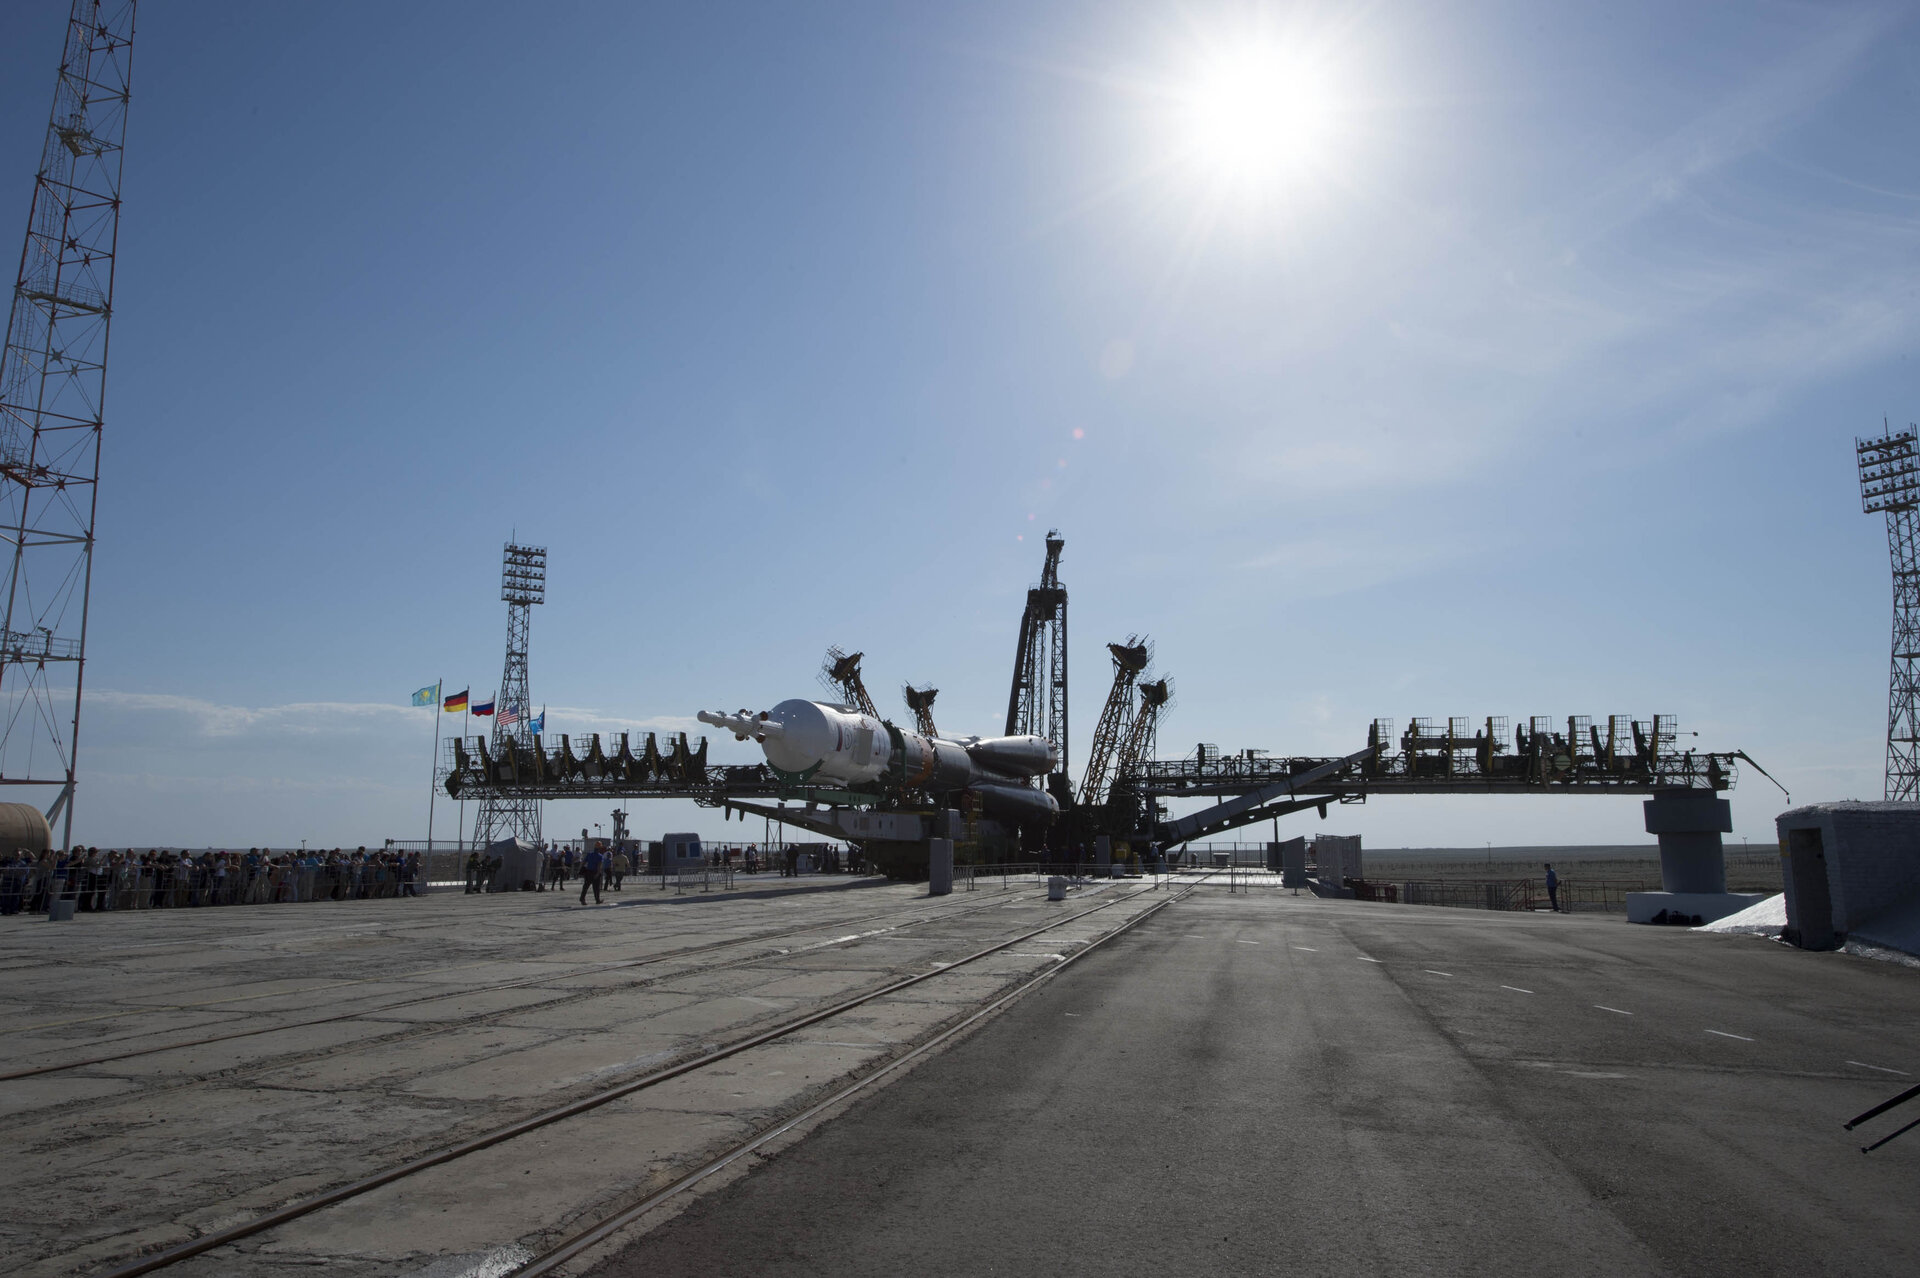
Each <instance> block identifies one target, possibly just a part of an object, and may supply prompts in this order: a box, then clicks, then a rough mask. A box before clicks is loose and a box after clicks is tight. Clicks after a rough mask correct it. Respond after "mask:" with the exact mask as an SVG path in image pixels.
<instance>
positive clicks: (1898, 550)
mask: <svg viewBox="0 0 1920 1278" xmlns="http://www.w3.org/2000/svg"><path fill="white" fill-rule="evenodd" d="M1916 441H1920V435H1916V433H1915V431H1914V428H1912V427H1908V428H1907V429H1906V430H1902V431H1895V430H1891V429H1889V430H1888V431H1887V432H1886V433H1885V434H1883V435H1881V436H1880V437H1879V438H1877V439H1856V440H1855V441H1854V451H1855V453H1856V454H1857V456H1858V458H1859V463H1860V507H1861V509H1862V510H1864V511H1865V512H1866V513H1867V514H1869V515H1874V514H1882V513H1884V514H1885V515H1886V517H1887V551H1888V554H1889V556H1890V558H1891V559H1892V561H1893V656H1892V659H1891V663H1890V667H1889V670H1888V675H1887V786H1886V797H1887V798H1889V799H1909V800H1911V799H1920V665H1916V663H1920V449H1916Z"/></svg>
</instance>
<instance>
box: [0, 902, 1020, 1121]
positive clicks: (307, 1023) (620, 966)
mask: <svg viewBox="0 0 1920 1278" xmlns="http://www.w3.org/2000/svg"><path fill="white" fill-rule="evenodd" d="M991 908H993V906H992V905H991V904H982V905H978V906H975V907H973V908H972V909H969V910H966V911H963V913H968V914H971V913H974V912H975V911H976V910H986V909H991ZM906 912H907V911H906V910H881V911H879V912H878V913H875V914H861V915H856V916H854V917H853V918H849V919H831V920H828V921H827V922H824V923H815V924H811V925H809V926H807V927H796V928H787V929H785V930H783V931H778V932H763V933H759V934H757V935H754V936H743V937H739V938H736V939H734V940H731V941H715V942H712V943H711V944H708V945H689V946H686V947H684V948H682V949H678V950H667V951H665V952H663V953H660V954H649V955H646V956H645V957H642V958H633V959H617V960H613V961H611V962H606V963H590V964H588V965H587V966H585V967H577V968H573V969H571V970H569V971H562V972H543V973H541V974H540V975H538V976H526V977H521V978H520V979H518V980H513V981H502V982H500V983H498V984H495V985H475V986H473V987H471V988H468V989H457V990H447V991H443V992H441V993H438V994H422V995H420V996H418V997H415V998H407V999H401V1000H400V1001H399V1002H397V1003H383V1004H381V1005H380V1006H379V1007H372V1008H361V1009H359V1010H358V1011H352V1012H339V1013H336V1014H334V1015H331V1016H318V1017H313V1018H311V1019H308V1020H304V1021H285V1022H282V1023H280V1024H277V1025H263V1026H256V1027H255V1028H252V1029H244V1030H235V1031H233V1032H232V1033H229V1034H213V1035H209V1036H207V1037H205V1038H193V1039H186V1040H184V1041H181V1042H177V1043H161V1044H158V1045H155V1046H152V1047H140V1048H133V1049H130V1050H128V1051H124V1052H114V1053H111V1054H109V1055H105V1056H90V1057H88V1058H86V1059H85V1060H77V1061H62V1062H58V1063H56V1064H52V1065H36V1066H33V1067H31V1068H28V1069H17V1070H12V1071H9V1072H7V1073H0V1083H5V1082H11V1081H13V1080H14V1079H20V1078H36V1077H38V1076H40V1075H43V1074H58V1073H61V1072H63V1071H65V1070H70V1069H84V1068H86V1067H87V1066H89V1065H105V1064H108V1063H110V1062H113V1061H124V1060H132V1059H134V1058H135V1057H139V1056H151V1055H154V1054H155V1053H158V1052H176V1051H181V1050H184V1049H186V1048H189V1047H207V1046H210V1045H211V1044H214V1043H227V1042H231V1041H233V1040H234V1039H240V1038H252V1037H255V1036H256V1035H260V1034H276V1033H279V1032H280V1031H282V1030H296V1029H308V1028H310V1027H312V1026H315V1025H332V1024H335V1023H337V1022H340V1021H352V1020H359V1019H361V1018H363V1017H367V1016H375V1015H378V1014H380V1013H382V1012H392V1011H397V1010H398V1009H400V1008H403V1007H416V1006H418V1005H420V1004H421V1003H433V1002H437V1001H439V1000H441V999H448V998H465V997H467V996H469V995H472V994H491V993H494V992H496V991H499V990H512V989H521V988H523V987H525V986H528V985H543V984H547V983H550V982H555V981H564V980H567V979H568V978H570V977H575V976H584V975H588V974H590V973H594V972H618V971H622V970H625V969H627V968H634V967H645V966H647V965H649V964H652V963H664V962H667V961H669V960H671V959H676V958H686V957H688V956H690V955H695V954H708V953H712V952H713V951H715V950H724V949H727V948H729V947H730V946H735V945H754V944H760V943H764V942H767V941H774V940H779V939H780V938H782V937H787V936H798V935H801V934H802V933H805V932H818V931H824V930H828V929H832V928H841V927H852V926H855V925H856V924H860V923H871V922H873V921H874V920H875V919H883V918H886V917H888V916H889V915H893V914H901V913H906ZM950 917H952V916H951V915H948V914H929V915H925V916H923V917H921V918H916V919H909V920H908V921H906V922H905V923H900V924H897V925H896V926H895V927H893V928H889V929H887V930H888V931H897V930H898V929H899V928H903V927H913V926H915V925H916V924H919V923H926V922H931V921H933V920H935V919H940V918H950ZM494 961H496V960H493V959H486V960H482V961H481V962H478V963H461V964H457V965H455V966H454V967H450V968H435V969H432V970H433V971H442V972H445V971H457V970H459V968H462V967H482V966H485V965H486V964H487V963H491V962H494ZM366 979H367V980H368V981H375V980H391V979H392V978H390V977H368V978H366ZM358 983H359V982H346V984H358ZM318 988H320V989H327V988H335V987H329V986H324V985H323V986H320V987H318ZM617 990H618V987H609V988H608V989H605V990H595V991H590V992H589V995H588V996H589V997H593V996H596V995H599V994H610V993H615V992H617ZM263 997H264V996H263ZM165 1010H171V1009H168V1008H167V1007H165V1006H164V1005H162V1006H159V1007H154V1008H142V1009H139V1010H138V1011H133V1012H129V1013H128V1014H129V1015H138V1014H139V1011H165ZM471 1019H476V1018H470V1019H469V1020H463V1021H451V1022H448V1023H447V1024H446V1025H444V1026H438V1027H435V1029H436V1030H439V1029H458V1028H459V1027H460V1026H462V1025H465V1024H470V1023H471ZM66 1023H67V1024H72V1023H73V1022H66ZM381 1041H384V1040H381Z"/></svg>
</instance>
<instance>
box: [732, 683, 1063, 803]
mask: <svg viewBox="0 0 1920 1278" xmlns="http://www.w3.org/2000/svg"><path fill="white" fill-rule="evenodd" d="M699 718H700V722H702V723H710V724H712V725H714V726H715V727H719V728H725V729H727V730H728V731H729V732H732V733H733V734H734V735H735V736H736V737H738V738H740V739H741V740H743V741H744V740H746V739H747V738H748V737H751V738H753V739H754V740H755V741H758V742H759V743H760V748H761V749H762V750H764V751H766V755H767V762H768V763H770V764H772V765H773V766H774V767H776V768H778V769H779V770H780V771H782V772H788V773H797V774H799V775H801V776H804V777H807V778H808V779H809V780H814V781H837V782H840V783H841V784H844V785H860V784H865V783H869V782H876V781H883V780H884V781H890V782H893V783H895V784H899V785H904V786H906V787H907V788H909V789H915V790H930V791H933V792H935V793H949V792H953V791H958V790H974V791H976V792H978V793H979V794H980V796H981V798H982V799H984V800H986V801H987V803H988V805H989V806H990V807H997V808H999V809H1001V810H1003V811H1007V812H1009V813H1012V814H1015V815H1018V816H1020V817H1024V818H1027V819H1033V818H1036V817H1046V816H1052V815H1053V814H1054V813H1056V812H1058V811H1059V810H1060V806H1059V804H1058V803H1056V802H1055V801H1054V799H1053V796H1052V795H1050V794H1048V793H1046V791H1044V790H1040V789H1036V788H1034V787H1033V786H1032V785H1031V784H1030V782H1031V781H1032V779H1033V778H1035V777H1038V776H1040V775H1042V774H1044V773H1046V772H1049V771H1051V770H1052V769H1053V767H1054V764H1055V762H1056V761H1057V760H1058V758H1059V752H1058V751H1057V750H1055V749H1054V746H1053V743H1052V742H1050V741H1047V740H1046V739H1044V738H1042V737H1032V736H1025V737H965V738H961V739H958V740H953V739H949V738H946V737H924V736H921V735H920V734H919V733H917V732H907V731H903V730H902V729H900V728H895V727H891V726H889V725H888V724H885V723H882V722H881V721H880V720H878V719H875V718H874V717H873V716H871V715H865V714H861V713H860V712H859V711H857V710H850V709H847V708H846V707H844V706H835V705H827V704H825V703H823V702H819V701H802V700H799V699H797V698H796V699H794V700H790V701H782V702H781V703H780V704H779V705H777V706H775V707H773V709H771V710H763V711H761V712H760V713H759V714H749V713H747V712H746V711H744V710H743V711H741V712H740V713H738V714H714V713H711V712H709V711H706V710H702V711H701V712H700V715H699Z"/></svg>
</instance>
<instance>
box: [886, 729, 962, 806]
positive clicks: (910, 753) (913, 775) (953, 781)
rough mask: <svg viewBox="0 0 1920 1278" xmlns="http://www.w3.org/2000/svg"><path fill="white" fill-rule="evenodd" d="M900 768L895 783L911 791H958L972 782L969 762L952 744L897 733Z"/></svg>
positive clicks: (960, 750) (935, 738) (955, 745)
mask: <svg viewBox="0 0 1920 1278" xmlns="http://www.w3.org/2000/svg"><path fill="white" fill-rule="evenodd" d="M899 763H900V767H899V772H898V774H897V776H896V780H898V781H899V782H900V784H902V785H904V786H906V787H907V788H909V789H912V790H933V791H935V792H939V791H945V790H960V789H964V788H966V786H967V785H968V784H969V783H970V782H971V781H972V780H973V779H974V774H975V771H976V770H975V768H974V766H973V761H972V760H971V759H969V758H968V757H967V752H966V751H965V750H963V749H961V748H960V746H958V745H957V744H955V743H954V742H952V741H942V740H940V739H938V738H937V737H923V736H921V735H920V734H919V733H917V732H902V733H900V761H899Z"/></svg>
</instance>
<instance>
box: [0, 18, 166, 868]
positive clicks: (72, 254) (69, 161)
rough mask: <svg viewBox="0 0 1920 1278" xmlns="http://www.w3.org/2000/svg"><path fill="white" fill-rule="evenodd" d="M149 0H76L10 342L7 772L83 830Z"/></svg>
mask: <svg viewBox="0 0 1920 1278" xmlns="http://www.w3.org/2000/svg"><path fill="white" fill-rule="evenodd" d="M134 8H135V0H111V2H103V0H74V4H73V11H72V14H71V15H70V17H69V18H68V21H67V37H66V45H65V48H64V50H63V51H62V53H61V56H60V75H59V79H58V81H57V82H56V84H55V87H54V92H53V112H52V115H51V117H50V118H49V120H48V122H47V137H46V142H45V143H44V145H43V146H42V148H41V151H40V169H39V172H38V173H37V174H35V177H34V187H33V205H32V209H31V211H30V212H29V213H28V215H27V237H26V243H25V245H24V246H23V247H22V249H21V252H20V274H19V276H18V277H17V278H16V280H15V283H14V286H13V301H12V305H11V309H10V310H9V311H8V314H7V336H6V346H5V348H4V351H0V511H3V512H4V513H0V527H3V528H4V535H5V538H6V540H7V542H8V543H9V544H10V546H11V551H10V553H9V555H8V561H9V562H8V566H7V582H6V602H5V614H4V620H3V621H0V784H5V785H21V786H55V787H58V791H57V793H56V794H55V796H54V799H53V802H52V803H51V805H49V807H48V808H47V819H48V821H49V822H52V821H54V820H56V819H58V818H59V817H60V816H61V813H62V811H63V810H64V812H65V817H66V819H65V823H64V825H63V826H62V828H61V833H60V844H61V846H63V847H65V846H69V845H71V843H72V834H73V787H74V779H75V774H76V771H77V767H78V756H79V748H80V692H81V687H82V679H81V675H82V673H83V671H84V669H85V664H86V649H87V601H88V592H89V590H90V588H91V586H92V583H93V529H94V516H95V513H96V511H97V510H98V506H99V503H98V500H97V492H98V481H99V477H100V436H101V429H102V426H103V424H104V421H105V412H106V381H107V330H108V327H109V324H110V322H111V320H112V318H113V274H114V270H113V268H114V263H115V260H116V248H117V244H118V238H119V230H120V170H121V160H122V156H123V154H124V152H123V150H122V147H123V144H124V142H125V140H126V128H127V103H128V100H129V96H130V93H129V90H130V84H131V80H130V76H131V74H132V61H133V20H134Z"/></svg>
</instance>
